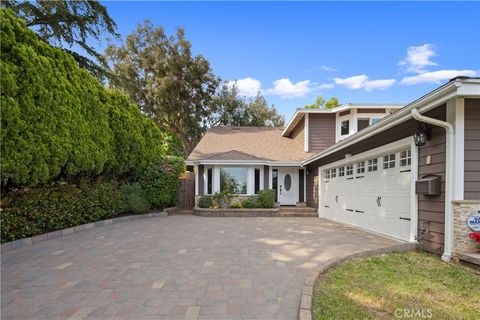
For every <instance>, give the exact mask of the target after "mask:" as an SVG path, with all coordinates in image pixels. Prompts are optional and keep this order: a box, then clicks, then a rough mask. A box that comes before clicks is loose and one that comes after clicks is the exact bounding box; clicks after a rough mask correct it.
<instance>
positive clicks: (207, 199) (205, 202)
mask: <svg viewBox="0 0 480 320" xmlns="http://www.w3.org/2000/svg"><path fill="white" fill-rule="evenodd" d="M198 207H199V208H205V209H208V208H211V207H213V199H212V196H202V197H200V199H199V200H198Z"/></svg>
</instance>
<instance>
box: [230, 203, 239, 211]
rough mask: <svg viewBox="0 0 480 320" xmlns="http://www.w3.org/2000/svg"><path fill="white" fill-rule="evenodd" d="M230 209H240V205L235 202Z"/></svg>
mask: <svg viewBox="0 0 480 320" xmlns="http://www.w3.org/2000/svg"><path fill="white" fill-rule="evenodd" d="M230 208H231V209H241V208H242V204H241V203H240V202H236V203H234V204H232V205H231V206H230Z"/></svg>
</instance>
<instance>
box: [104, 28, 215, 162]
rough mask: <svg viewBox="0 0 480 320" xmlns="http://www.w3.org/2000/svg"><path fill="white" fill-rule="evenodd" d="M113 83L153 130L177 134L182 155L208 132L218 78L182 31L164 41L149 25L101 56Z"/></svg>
mask: <svg viewBox="0 0 480 320" xmlns="http://www.w3.org/2000/svg"><path fill="white" fill-rule="evenodd" d="M105 55H106V58H107V59H108V61H109V63H110V66H111V68H112V72H113V74H114V80H113V81H111V82H110V84H111V85H112V86H115V87H118V88H121V89H122V90H124V91H125V92H127V93H128V94H129V95H130V97H131V98H132V99H133V100H134V101H135V102H136V103H137V104H138V105H139V106H140V108H141V110H142V111H143V112H144V113H145V114H146V115H147V116H149V117H151V118H152V119H153V120H154V121H155V122H156V123H157V125H158V126H159V127H160V128H162V129H163V130H166V131H168V132H171V133H173V134H174V135H176V136H177V137H178V138H179V139H180V142H181V143H182V146H183V148H184V152H185V154H186V155H187V154H188V153H189V152H190V151H191V150H192V148H193V147H194V146H195V144H196V143H197V142H198V141H199V139H200V137H201V136H202V134H203V133H204V132H205V130H206V129H207V127H208V118H209V116H210V113H211V110H210V107H209V106H210V103H211V100H212V98H213V96H214V94H215V92H216V90H217V86H218V83H219V79H217V77H216V76H215V75H214V74H213V72H212V69H211V68H210V64H209V62H208V61H207V60H206V59H205V58H204V57H203V56H201V55H196V56H194V55H193V54H192V52H191V43H190V42H189V41H188V40H187V39H186V38H185V33H184V30H183V29H178V30H177V32H176V34H175V35H173V36H167V35H166V34H165V31H164V29H163V28H162V27H154V26H153V25H152V23H151V22H150V21H145V22H144V23H143V24H140V25H139V26H138V27H137V29H136V30H135V31H134V32H132V33H131V34H129V35H128V36H127V38H126V42H125V43H124V44H121V45H113V44H111V45H109V46H108V48H107V49H106V52H105Z"/></svg>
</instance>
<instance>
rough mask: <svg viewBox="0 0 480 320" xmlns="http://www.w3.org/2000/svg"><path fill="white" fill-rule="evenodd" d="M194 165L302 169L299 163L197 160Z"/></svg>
mask: <svg viewBox="0 0 480 320" xmlns="http://www.w3.org/2000/svg"><path fill="white" fill-rule="evenodd" d="M192 163H194V164H195V165H198V164H203V165H226V166H232V165H239V166H248V165H253V166H261V165H267V166H279V167H302V163H301V162H300V161H298V162H296V161H272V160H198V161H193V162H192Z"/></svg>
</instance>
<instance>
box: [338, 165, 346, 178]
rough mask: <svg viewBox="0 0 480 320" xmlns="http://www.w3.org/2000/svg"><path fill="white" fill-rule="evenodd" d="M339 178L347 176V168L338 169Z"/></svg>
mask: <svg viewBox="0 0 480 320" xmlns="http://www.w3.org/2000/svg"><path fill="white" fill-rule="evenodd" d="M338 176H339V177H343V176H345V167H340V168H338Z"/></svg>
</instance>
